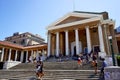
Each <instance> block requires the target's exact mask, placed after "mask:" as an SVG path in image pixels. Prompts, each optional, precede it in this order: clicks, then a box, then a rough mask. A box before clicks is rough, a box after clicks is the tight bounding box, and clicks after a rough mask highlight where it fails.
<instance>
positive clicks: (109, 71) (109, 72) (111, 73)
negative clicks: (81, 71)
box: [104, 66, 120, 80]
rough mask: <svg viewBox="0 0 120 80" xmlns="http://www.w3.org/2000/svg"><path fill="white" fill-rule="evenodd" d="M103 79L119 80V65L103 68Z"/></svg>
mask: <svg viewBox="0 0 120 80" xmlns="http://www.w3.org/2000/svg"><path fill="white" fill-rule="evenodd" d="M104 77H105V80H120V67H118V66H109V67H106V68H105V70H104Z"/></svg>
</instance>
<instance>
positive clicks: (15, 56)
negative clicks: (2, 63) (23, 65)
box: [15, 50, 18, 61]
mask: <svg viewBox="0 0 120 80" xmlns="http://www.w3.org/2000/svg"><path fill="white" fill-rule="evenodd" d="M17 52H18V50H16V52H15V61H17V54H18V53H17Z"/></svg>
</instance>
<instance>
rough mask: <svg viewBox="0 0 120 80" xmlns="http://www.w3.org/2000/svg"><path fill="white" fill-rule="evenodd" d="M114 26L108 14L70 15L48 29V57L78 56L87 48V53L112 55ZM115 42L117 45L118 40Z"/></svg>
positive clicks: (76, 13)
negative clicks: (111, 46)
mask: <svg viewBox="0 0 120 80" xmlns="http://www.w3.org/2000/svg"><path fill="white" fill-rule="evenodd" d="M114 24H115V23H114V21H113V20H111V19H109V18H108V13H107V12H102V13H92V12H71V13H68V14H67V15H65V16H63V17H62V18H60V19H59V20H57V21H56V22H54V23H52V24H51V25H49V26H48V28H47V29H48V56H50V55H52V56H57V57H58V56H60V55H64V56H76V55H79V54H81V53H83V52H84V49H85V48H87V53H90V52H91V50H94V51H97V52H101V53H104V55H106V54H107V55H108V54H111V53H110V47H109V40H108V37H109V36H114V33H111V30H112V29H111V27H112V28H114ZM104 26H106V27H104ZM104 28H106V29H104ZM113 42H114V44H115V42H116V40H113ZM96 45H98V46H97V47H95V46H96ZM116 46H117V45H114V47H116ZM117 51H118V50H117V49H116V50H115V52H117Z"/></svg>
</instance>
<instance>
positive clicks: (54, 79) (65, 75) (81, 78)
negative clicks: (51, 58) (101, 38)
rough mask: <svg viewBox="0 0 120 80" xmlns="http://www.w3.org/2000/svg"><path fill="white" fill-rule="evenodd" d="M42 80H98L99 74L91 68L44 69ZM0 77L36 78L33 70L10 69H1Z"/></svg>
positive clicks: (23, 79) (22, 79) (27, 79)
mask: <svg viewBox="0 0 120 80" xmlns="http://www.w3.org/2000/svg"><path fill="white" fill-rule="evenodd" d="M44 74H45V75H44V77H43V80H47V79H48V80H62V79H63V80H64V79H75V80H77V79H78V80H98V79H99V74H97V75H94V71H93V70H91V71H90V70H89V71H79V70H78V71H77V70H56V71H55V70H45V71H44ZM0 75H1V76H0V80H1V79H11V80H13V79H17V80H19V79H21V80H25V79H26V80H29V79H30V78H36V75H35V72H34V71H32V70H31V71H27V70H26V71H21V70H17V71H15V70H14V71H12V70H2V71H0Z"/></svg>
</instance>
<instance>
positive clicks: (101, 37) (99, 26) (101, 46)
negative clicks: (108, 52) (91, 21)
mask: <svg viewBox="0 0 120 80" xmlns="http://www.w3.org/2000/svg"><path fill="white" fill-rule="evenodd" d="M98 35H99V43H100V51H101V52H105V48H104V41H103V32H102V27H101V25H100V24H99V25H98Z"/></svg>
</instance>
